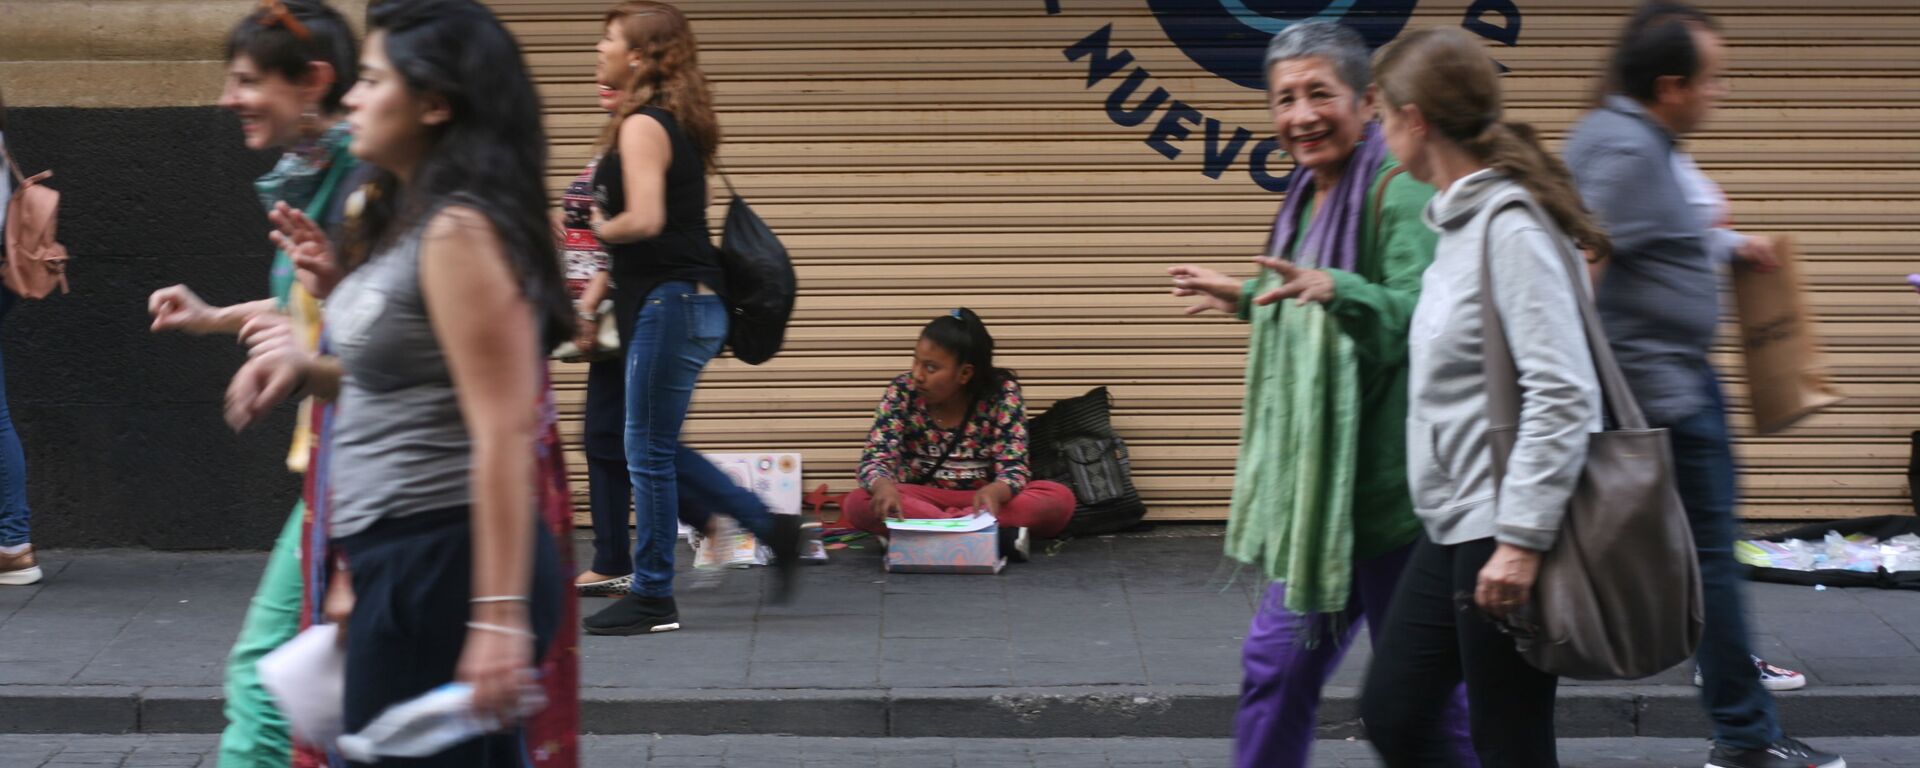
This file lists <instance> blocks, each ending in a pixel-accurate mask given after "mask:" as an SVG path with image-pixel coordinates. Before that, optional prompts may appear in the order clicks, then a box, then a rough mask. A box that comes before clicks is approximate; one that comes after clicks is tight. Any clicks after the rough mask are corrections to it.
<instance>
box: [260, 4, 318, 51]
mask: <svg viewBox="0 0 1920 768" xmlns="http://www.w3.org/2000/svg"><path fill="white" fill-rule="evenodd" d="M260 10H262V11H265V12H266V14H267V15H265V16H262V17H260V26H263V27H271V26H275V25H278V26H280V27H282V28H284V29H286V30H287V31H288V32H291V33H293V36H294V37H297V38H300V42H303V43H311V42H313V33H312V32H309V31H307V25H305V24H302V23H300V19H299V18H298V17H296V16H294V15H293V12H292V11H289V10H287V4H286V3H283V2H280V0H260Z"/></svg>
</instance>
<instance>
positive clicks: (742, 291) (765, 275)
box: [720, 172, 799, 365]
mask: <svg viewBox="0 0 1920 768" xmlns="http://www.w3.org/2000/svg"><path fill="white" fill-rule="evenodd" d="M720 180H721V181H723V182H726V185H727V193H728V194H729V195H731V196H732V201H731V202H729V203H727V221H726V224H725V225H724V226H723V228H722V229H721V230H720V268H721V269H722V270H724V271H725V272H726V275H727V305H728V307H727V308H728V311H729V313H730V314H731V315H732V317H731V320H732V324H731V326H730V327H729V328H728V329H727V346H728V347H729V348H731V349H732V350H733V356H734V357H735V358H736V359H738V360H740V361H741V362H744V363H746V364H748V365H759V364H761V363H764V362H766V361H768V360H771V359H773V356H774V355H777V354H779V353H780V345H781V344H782V343H783V342H785V341H786V338H787V321H788V320H789V319H790V318H792V317H793V302H794V295H795V293H796V292H797V291H798V288H799V281H798V279H797V278H796V277H795V276H794V273H793V260H792V259H791V258H789V257H788V256H787V247H786V246H785V245H781V244H780V238H779V237H778V236H776V235H775V234H773V229H772V228H771V227H768V226H767V222H766V221H764V220H762V219H761V218H760V216H759V214H756V213H754V212H753V208H751V207H749V206H748V205H747V201H746V199H745V198H742V197H741V196H740V192H739V191H738V190H735V189H734V188H733V181H732V180H731V179H728V178H727V175H726V174H725V173H724V172H723V173H721V174H720Z"/></svg>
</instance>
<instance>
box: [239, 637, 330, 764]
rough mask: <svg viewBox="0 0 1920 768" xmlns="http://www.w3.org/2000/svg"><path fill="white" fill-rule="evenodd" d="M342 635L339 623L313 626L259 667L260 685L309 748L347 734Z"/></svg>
mask: <svg viewBox="0 0 1920 768" xmlns="http://www.w3.org/2000/svg"><path fill="white" fill-rule="evenodd" d="M337 634H338V625H334V624H316V625H314V626H311V627H308V628H307V630H306V631H305V632H301V633H300V634H299V635H297V636H295V637H294V638H293V639H292V640H288V641H287V642H286V644H285V645H282V646H280V647H279V648H276V649H274V651H273V652H272V653H269V654H267V655H266V656H263V657H261V659H260V661H259V663H258V664H257V665H256V669H257V671H258V672H259V674H260V684H261V685H262V686H264V687H265V688H266V689H267V692H268V693H271V694H273V700H274V702H275V703H277V704H279V705H280V712H281V714H284V715H286V716H287V723H288V724H289V725H292V726H293V732H294V735H296V736H298V737H299V738H300V740H301V741H302V742H304V743H307V744H323V745H324V744H332V743H333V740H334V739H337V738H339V737H340V734H341V733H342V732H343V731H345V730H346V725H345V711H344V710H345V709H346V703H347V692H346V686H347V654H346V652H345V650H343V649H342V648H341V647H340V644H339V643H338V642H336V640H335V638H336V636H337Z"/></svg>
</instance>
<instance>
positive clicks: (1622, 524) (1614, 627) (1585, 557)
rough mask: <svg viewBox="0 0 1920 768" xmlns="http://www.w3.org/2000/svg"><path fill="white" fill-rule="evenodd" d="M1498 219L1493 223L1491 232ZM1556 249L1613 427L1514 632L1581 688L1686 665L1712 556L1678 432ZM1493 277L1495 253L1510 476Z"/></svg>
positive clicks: (1499, 411)
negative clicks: (1634, 384)
mask: <svg viewBox="0 0 1920 768" xmlns="http://www.w3.org/2000/svg"><path fill="white" fill-rule="evenodd" d="M1510 205H1524V206H1526V207H1528V208H1530V209H1531V210H1532V211H1533V214H1534V216H1536V217H1537V218H1538V219H1539V220H1540V221H1543V222H1551V221H1553V219H1552V218H1551V217H1549V216H1548V215H1547V214H1546V212H1545V211H1543V210H1541V209H1540V207H1539V204H1538V203H1537V202H1535V201H1534V200H1533V198H1531V197H1529V196H1527V195H1524V194H1520V193H1515V194H1513V195H1512V196H1510V197H1506V198H1504V199H1503V200H1500V201H1497V202H1496V203H1495V204H1494V210H1495V211H1496V212H1497V211H1498V210H1500V209H1501V208H1505V207H1507V206H1510ZM1492 220H1493V217H1492V216H1488V217H1487V221H1488V223H1489V229H1491V222H1492ZM1556 234H1557V232H1556ZM1555 241H1556V242H1558V243H1560V244H1561V247H1560V249H1559V250H1560V254H1561V256H1562V257H1563V259H1564V260H1565V261H1566V265H1567V279H1568V280H1569V281H1570V284H1571V285H1572V286H1573V295H1574V296H1577V297H1579V304H1580V317H1581V320H1582V321H1583V324H1584V325H1585V326H1586V337H1587V346H1588V348H1589V349H1590V350H1592V353H1593V367H1594V369H1595V370H1596V371H1597V372H1598V373H1599V376H1600V386H1601V390H1602V392H1603V394H1604V399H1605V403H1606V421H1605V427H1604V431H1601V432H1595V433H1593V434H1592V435H1591V437H1590V438H1589V441H1588V443H1587V463H1586V467H1585V468H1584V469H1582V470H1581V473H1580V483H1579V486H1578V487H1577V489H1576V490H1575V491H1574V495H1573V500H1572V502H1571V504H1570V505H1569V508H1568V509H1567V513H1566V517H1564V518H1562V520H1561V523H1560V535H1559V537H1558V538H1556V539H1555V540H1554V544H1553V549H1551V550H1549V551H1548V552H1547V553H1546V556H1545V557H1544V558H1543V559H1542V560H1541V563H1540V575H1539V579H1538V580H1537V581H1536V582H1535V583H1534V587H1533V601H1532V604H1531V605H1530V606H1529V608H1528V610H1526V611H1523V612H1522V614H1521V615H1520V616H1519V617H1518V618H1517V619H1514V618H1510V619H1509V620H1508V624H1507V625H1506V626H1507V631H1508V632H1509V634H1512V635H1514V637H1515V641H1516V645H1517V646H1518V648H1519V650H1520V655H1521V656H1523V657H1525V658H1526V660H1527V662H1528V663H1530V664H1532V665H1533V666H1535V667H1537V668H1539V669H1541V670H1542V671H1545V672H1550V673H1553V674H1556V675H1559V676H1561V677H1569V678H1573V679H1576V680H1631V679H1637V678H1642V677H1647V676H1649V675H1654V674H1658V673H1660V672H1662V671H1665V670H1667V669H1670V668H1672V667H1673V666H1674V665H1677V664H1680V663H1681V662H1684V661H1686V660H1687V659H1688V658H1690V657H1691V656H1692V655H1693V651H1694V649H1695V648H1696V647H1697V646H1698V645H1699V644H1700V627H1701V624H1702V620H1703V615H1704V614H1703V607H1702V602H1701V596H1700V560H1699V555H1698V554H1697V553H1696V552H1695V551H1694V546H1693V531H1692V528H1691V526H1689V524H1688V522H1687V514H1686V509H1685V508H1684V507H1682V506H1681V504H1680V494H1679V492H1678V491H1677V490H1676V488H1675V486H1674V479H1673V473H1674V470H1673V458H1672V449H1671V446H1670V444H1669V443H1668V437H1667V430H1665V429H1649V428H1648V427H1647V420H1646V417H1645V416H1644V415H1642V414H1641V412H1640V406H1639V403H1637V402H1635V400H1634V398H1633V392H1632V390H1630V389H1628V388H1627V382H1626V378H1625V377H1624V376H1623V375H1621V373H1620V366H1619V365H1618V364H1617V363H1616V362H1615V361H1614V358H1613V349H1612V347H1610V346H1608V344H1607V337H1606V333H1605V331H1604V330H1603V329H1602V328H1601V325H1600V317H1599V313H1598V312H1597V311H1595V309H1594V305H1593V299H1592V297H1590V296H1588V292H1587V288H1586V284H1585V281H1583V280H1582V279H1581V277H1580V276H1581V275H1583V274H1584V267H1583V265H1582V264H1581V262H1580V260H1579V259H1578V258H1577V257H1576V256H1575V251H1574V250H1573V248H1572V244H1571V243H1570V242H1567V241H1566V240H1565V238H1564V237H1556V238H1555ZM1482 242H1486V241H1485V240H1484V239H1483V240H1482ZM1491 269H1492V256H1491V254H1489V253H1484V252H1483V254H1482V256H1481V271H1480V292H1481V296H1482V301H1481V322H1482V326H1483V331H1482V332H1483V333H1484V335H1485V337H1486V341H1485V345H1486V346H1485V349H1484V353H1485V354H1484V359H1483V363H1482V364H1483V366H1484V370H1485V373H1486V379H1487V381H1486V383H1487V417H1488V430H1487V441H1488V445H1489V447H1491V448H1492V450H1493V472H1494V476H1495V477H1496V478H1502V477H1504V476H1505V475H1506V467H1507V459H1508V457H1509V456H1511V455H1512V453H1513V446H1514V441H1515V440H1516V438H1517V435H1518V431H1519V424H1520V402H1521V394H1520V384H1519V376H1518V374H1517V373H1516V371H1515V369H1514V364H1513V356H1512V353H1511V352H1510V350H1509V348H1508V346H1507V338H1506V332H1505V330H1504V329H1502V328H1501V326H1500V318H1499V307H1496V306H1494V292H1493V280H1492V275H1491Z"/></svg>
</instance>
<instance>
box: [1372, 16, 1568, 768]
mask: <svg viewBox="0 0 1920 768" xmlns="http://www.w3.org/2000/svg"><path fill="white" fill-rule="evenodd" d="M1375 69H1376V78H1375V83H1376V86H1377V87H1378V88H1379V96H1380V97H1381V111H1382V117H1383V121H1382V126H1383V133H1384V135H1385V136H1386V140H1387V145H1388V147H1389V148H1390V149H1391V150H1392V151H1393V153H1394V154H1395V155H1396V156H1397V157H1399V158H1400V160H1401V162H1402V163H1403V164H1404V165H1405V166H1406V168H1407V171H1408V172H1409V173H1411V174H1413V176H1414V177H1415V178H1417V179H1419V180H1421V181H1424V182H1426V183H1428V184H1431V185H1433V187H1434V188H1435V189H1438V190H1440V193H1439V194H1438V195H1437V196H1436V197H1434V199H1433V201H1432V202H1431V203H1429V204H1428V207H1427V212H1426V219H1427V225H1428V226H1430V227H1432V228H1433V229H1434V230H1436V231H1438V232H1439V233H1440V239H1439V244H1438V246H1437V249H1436V252H1435V257H1434V263H1433V266H1432V267H1430V268H1428V270H1427V272H1426V275H1425V276H1424V278H1423V282H1422V284H1421V294H1420V303H1419V306H1418V307H1417V308H1416V309H1415V310H1414V316H1413V325H1412V331H1411V333H1410V334H1409V338H1408V346H1409V349H1410V365H1411V372H1410V390H1411V391H1410V400H1411V402H1410V406H1411V407H1410V408H1409V413H1408V418H1407V467H1408V474H1409V481H1410V484H1411V489H1412V493H1413V502H1414V512H1415V514H1417V515H1418V516H1419V517H1420V520H1421V523H1422V524H1423V525H1424V526H1425V528H1426V531H1427V539H1426V540H1425V541H1422V542H1421V543H1420V545H1419V547H1418V548H1417V549H1416V550H1415V551H1414V554H1413V558H1412V561H1411V562H1410V563H1409V564H1408V566H1407V571H1406V575H1405V576H1404V577H1403V578H1402V580H1401V582H1400V590H1399V593H1398V594H1396V595H1395V597H1394V601H1393V607H1392V608H1391V610H1390V611H1389V613H1388V617H1387V626H1386V628H1385V631H1384V633H1383V634H1384V635H1385V639H1384V641H1383V642H1382V643H1381V645H1380V647H1379V648H1378V649H1376V651H1375V654H1374V662H1373V669H1372V672H1371V673H1370V674H1369V675H1368V680H1367V689H1366V693H1365V696H1364V698H1363V702H1362V706H1361V715H1362V718H1363V719H1364V720H1365V722H1366V725H1367V735H1368V738H1369V739H1370V740H1371V741H1372V742H1373V744H1374V747H1375V748H1376V749H1377V750H1379V752H1380V754H1381V757H1382V758H1383V759H1384V760H1385V762H1386V764H1387V765H1389V766H1405V765H1423V766H1424V765H1448V764H1451V763H1450V762H1449V758H1448V756H1447V750H1446V740H1445V739H1444V737H1443V734H1442V730H1441V728H1440V727H1439V726H1440V709H1439V707H1438V705H1437V704H1436V702H1440V701H1443V700H1444V699H1445V694H1446V692H1447V691H1448V690H1451V689H1452V687H1453V686H1455V685H1458V684H1459V683H1460V682H1461V681H1462V680H1463V679H1464V680H1465V682H1466V684H1467V698H1468V702H1469V708H1470V711H1471V713H1470V719H1471V726H1472V731H1473V743H1474V749H1475V751H1476V752H1477V753H1478V754H1479V756H1480V761H1481V764H1482V765H1484V766H1486V767H1487V768H1501V767H1503V766H1519V767H1523V768H1551V767H1552V766H1554V765H1556V764H1557V758H1556V757H1555V754H1554V737H1553V699H1554V691H1555V688H1556V686H1557V684H1558V681H1557V679H1556V678H1555V677H1553V676H1552V675H1549V674H1547V673H1545V672H1541V671H1539V670H1537V669H1534V668H1533V667H1531V666H1529V665H1528V664H1527V663H1526V661H1525V660H1524V659H1523V658H1521V656H1520V654H1519V652H1518V651H1517V650H1516V649H1515V647H1514V642H1513V639H1512V638H1510V637H1508V636H1507V635H1505V634H1504V633H1503V627H1502V625H1501V624H1499V623H1498V622H1500V621H1501V620H1503V619H1505V618H1507V617H1508V616H1509V615H1514V614H1516V613H1518V612H1520V611H1522V610H1523V609H1524V607H1525V605H1526V603H1527V602H1528V599H1529V597H1530V596H1531V593H1532V587H1533V582H1534V576H1535V574H1536V572H1537V570H1538V568H1539V564H1540V557H1541V555H1542V554H1543V553H1544V552H1545V551H1546V550H1548V549H1549V548H1551V547H1552V546H1553V541H1554V537H1555V535H1556V534H1557V533H1558V531H1559V527H1560V519H1561V516H1562V515H1563V514H1564V512H1565V510H1566V508H1567V503H1568V500H1569V499H1570V498H1571V496H1572V494H1573V490H1574V485H1575V483H1576V481H1577V480H1578V478H1579V474H1580V469H1581V467H1582V465H1583V464H1584V463H1585V460H1586V453H1587V435H1588V433H1591V432H1595V431H1598V430H1599V429H1600V424H1601V415H1602V406H1601V402H1600V384H1599V378H1598V376H1597V375H1596V374H1595V372H1594V366H1593V359H1592V356H1591V354H1590V352H1589V350H1588V348H1587V344H1586V337H1585V334H1584V332H1583V330H1582V325H1581V319H1580V309H1579V307H1580V302H1585V301H1590V300H1591V298H1590V296H1589V291H1588V290H1587V287H1586V275H1585V270H1582V269H1577V268H1576V267H1575V266H1574V265H1575V263H1576V262H1574V261H1573V259H1572V258H1571V256H1570V254H1572V253H1576V252H1577V249H1578V248H1579V247H1582V246H1584V247H1585V248H1587V249H1588V250H1590V251H1592V252H1596V253H1604V252H1605V250H1606V242H1605V239H1604V238H1603V237H1602V236H1601V235H1600V234H1599V230H1598V229H1597V228H1596V227H1595V226H1594V224H1593V223H1592V222H1591V221H1589V220H1588V218H1587V216H1586V214H1585V212H1584V211H1583V210H1582V208H1581V205H1580V197H1579V195H1578V194H1577V193H1576V192H1575V191H1574V189H1573V187H1572V184H1571V182H1570V181H1569V178H1568V175H1567V172H1566V169H1565V168H1564V167H1563V166H1562V165H1561V164H1560V163H1559V161H1557V160H1555V159H1554V158H1553V156H1552V155H1549V154H1547V153H1546V152H1545V151H1544V150H1542V149H1541V147H1540V145H1539V144H1538V143H1537V142H1536V141H1535V140H1534V138H1533V132H1532V130H1531V129H1530V128H1529V127H1527V126H1525V125H1519V124H1514V123H1509V122H1506V121H1505V120H1503V119H1502V115H1501V112H1502V110H1501V101H1500V85H1499V81H1498V72H1497V67H1496V65H1495V64H1494V62H1493V60H1492V59H1491V58H1490V57H1489V56H1488V55H1487V54H1486V52H1485V51H1484V50H1483V49H1482V48H1481V46H1480V45H1479V43H1477V42H1475V41H1474V39H1473V38H1472V37H1470V36H1468V35H1467V34H1466V33H1464V32H1462V31H1460V30H1458V29H1451V30H1447V29H1435V30H1425V31H1421V32H1416V33H1413V34H1410V35H1408V36H1406V37H1404V38H1402V39H1401V40H1400V41H1399V42H1396V43H1395V44H1393V45H1392V46H1391V47H1389V48H1387V49H1385V50H1383V51H1381V52H1380V54H1379V56H1378V57H1377V58H1376V60H1375ZM1569 236H1571V239H1570V237H1569ZM1573 241H1577V242H1578V243H1579V245H1575V242H1573ZM1488 264H1491V274H1490V277H1491V281H1490V284H1491V286H1492V290H1493V293H1494V296H1492V297H1488V296H1485V295H1483V291H1482V286H1483V285H1485V284H1488V283H1483V279H1482V274H1483V270H1484V269H1486V266H1485V265H1488ZM1489 300H1492V301H1493V305H1494V306H1495V307H1497V308H1498V315H1497V316H1498V318H1499V321H1500V327H1501V328H1502V329H1503V330H1504V331H1505V336H1506V339H1507V343H1508V346H1509V352H1510V353H1511V355H1512V357H1513V361H1514V367H1515V369H1516V371H1517V372H1518V377H1519V384H1520V421H1519V429H1518V434H1517V439H1516V440H1515V444H1514V447H1513V451H1512V454H1511V456H1510V457H1509V458H1508V460H1507V462H1506V466H1505V472H1504V473H1498V474H1497V473H1496V472H1495V470H1494V465H1493V453H1492V451H1491V450H1490V448H1489V443H1488V440H1487V433H1488V419H1487V396H1486V391H1487V384H1488V382H1487V380H1486V375H1485V371H1484V369H1483V368H1482V361H1483V358H1484V351H1483V346H1484V342H1485V334H1484V333H1483V330H1484V329H1483V328H1482V325H1481V317H1482V312H1483V309H1484V304H1485V303H1486V302H1487V301H1489ZM1520 615H1522V616H1523V615H1524V614H1520Z"/></svg>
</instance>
